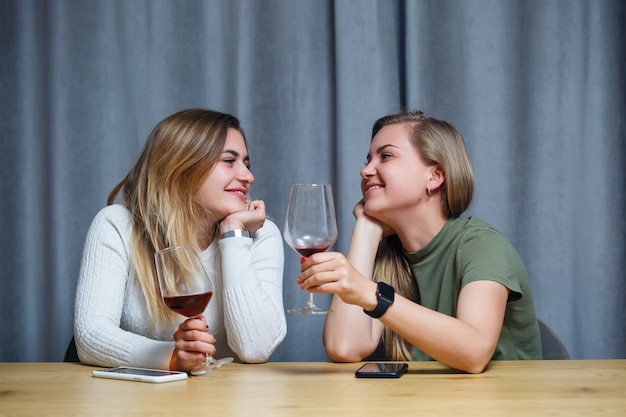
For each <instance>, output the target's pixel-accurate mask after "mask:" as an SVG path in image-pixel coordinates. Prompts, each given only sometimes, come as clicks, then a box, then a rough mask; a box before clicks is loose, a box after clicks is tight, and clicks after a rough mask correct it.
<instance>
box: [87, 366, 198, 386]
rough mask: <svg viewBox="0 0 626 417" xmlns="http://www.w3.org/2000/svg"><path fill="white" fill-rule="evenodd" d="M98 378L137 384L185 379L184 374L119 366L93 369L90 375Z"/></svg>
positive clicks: (185, 375)
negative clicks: (135, 382) (136, 382)
mask: <svg viewBox="0 0 626 417" xmlns="http://www.w3.org/2000/svg"><path fill="white" fill-rule="evenodd" d="M91 374H92V375H93V376H96V377H99V378H113V379H124V380H126V381H139V382H155V383H159V382H171V381H180V380H182V379H186V378H187V374H186V373H185V372H180V371H166V370H163V369H145V368H132V367H128V366H120V367H119V368H109V369H94V370H93V372H92V373H91Z"/></svg>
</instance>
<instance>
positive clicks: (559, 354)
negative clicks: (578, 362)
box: [538, 320, 570, 360]
mask: <svg viewBox="0 0 626 417" xmlns="http://www.w3.org/2000/svg"><path fill="white" fill-rule="evenodd" d="M538 322H539V333H540V334H541V353H542V354H543V358H544V359H548V360H554V359H569V358H570V357H569V353H567V349H566V348H565V345H563V342H561V339H560V338H559V336H558V335H557V334H556V333H555V332H554V330H552V329H551V328H550V326H548V325H547V324H546V323H544V322H543V321H541V320H538Z"/></svg>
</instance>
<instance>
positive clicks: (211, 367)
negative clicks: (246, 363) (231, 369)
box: [190, 356, 235, 376]
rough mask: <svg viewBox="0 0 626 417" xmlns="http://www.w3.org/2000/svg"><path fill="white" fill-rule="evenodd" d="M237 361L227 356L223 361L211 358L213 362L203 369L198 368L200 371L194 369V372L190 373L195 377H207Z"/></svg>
mask: <svg viewBox="0 0 626 417" xmlns="http://www.w3.org/2000/svg"><path fill="white" fill-rule="evenodd" d="M234 360H235V358H233V357H230V356H227V357H225V358H221V359H214V358H211V360H210V361H209V362H208V363H206V364H204V365H203V366H202V367H200V368H198V369H194V370H193V371H191V372H190V374H191V375H193V376H202V375H206V374H208V373H210V372H211V371H213V370H214V369H219V368H221V367H222V366H224V365H228V364H229V363H231V362H233V361H234Z"/></svg>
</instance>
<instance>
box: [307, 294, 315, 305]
mask: <svg viewBox="0 0 626 417" xmlns="http://www.w3.org/2000/svg"><path fill="white" fill-rule="evenodd" d="M306 308H315V303H314V302H313V293H309V301H307V302H306Z"/></svg>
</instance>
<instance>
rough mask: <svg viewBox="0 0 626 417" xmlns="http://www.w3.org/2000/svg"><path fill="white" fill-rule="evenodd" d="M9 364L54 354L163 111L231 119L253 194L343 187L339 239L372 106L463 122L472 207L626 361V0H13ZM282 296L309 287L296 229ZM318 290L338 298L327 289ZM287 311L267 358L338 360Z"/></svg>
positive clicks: (558, 313) (8, 102) (549, 304)
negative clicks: (303, 279) (91, 256)
mask: <svg viewBox="0 0 626 417" xmlns="http://www.w3.org/2000/svg"><path fill="white" fill-rule="evenodd" d="M0 7H1V10H2V12H1V13H0V57H1V58H0V59H1V61H0V62H1V64H0V110H1V117H0V141H1V146H2V152H0V175H1V181H0V184H1V185H0V187H1V191H2V192H1V197H0V215H1V222H2V223H1V226H0V227H1V238H0V249H1V254H2V255H1V256H0V279H1V281H0V282H1V284H2V291H1V292H0V314H1V319H2V320H1V321H0V339H1V341H0V360H2V361H57V360H61V359H62V357H63V352H64V350H65V348H66V346H67V343H68V341H69V339H70V338H71V333H72V323H73V305H74V294H75V286H76V281H77V275H78V270H79V264H80V258H81V252H82V247H83V243H84V238H85V234H86V231H87V228H88V226H89V224H90V222H91V219H92V218H93V216H94V215H95V214H96V212H97V211H98V210H99V209H100V208H101V207H102V206H103V205H104V204H105V199H106V196H107V194H108V192H109V191H110V190H111V189H112V187H113V186H114V185H115V184H116V183H117V182H118V181H119V180H120V179H121V178H122V177H123V176H124V175H125V173H126V172H127V171H128V169H129V168H130V166H131V164H132V163H133V162H134V161H135V159H136V158H137V156H138V154H139V152H140V150H141V148H142V146H143V144H144V142H145V140H146V138H147V135H148V133H149V131H150V129H151V128H152V127H153V126H154V125H155V124H156V123H157V122H158V121H159V120H161V119H162V118H164V117H165V116H167V115H169V114H171V113H174V112H175V111H178V110H180V109H183V108H188V107H195V106H200V107H208V108H214V109H218V110H222V111H226V112H230V113H233V114H235V115H237V116H238V117H239V118H240V119H241V120H242V123H243V125H244V128H245V130H246V133H247V136H248V139H249V142H250V152H251V158H252V167H253V172H254V173H255V176H256V182H255V184H254V191H253V194H254V196H255V197H256V198H262V199H264V200H265V201H266V204H267V207H268V213H269V215H270V216H271V217H272V218H273V219H274V220H275V221H276V222H277V223H278V224H279V226H282V222H283V217H284V212H285V209H286V204H287V195H288V192H289V186H290V184H291V183H293V182H314V181H315V182H330V183H332V185H333V187H334V193H335V198H336V204H337V212H338V218H339V225H340V234H341V237H340V239H339V241H338V243H337V244H336V246H335V249H336V250H339V251H343V252H345V251H346V250H347V244H348V241H349V237H350V231H351V228H352V225H353V218H352V214H351V210H352V207H353V205H354V204H355V202H356V201H357V200H358V199H359V198H360V191H359V170H360V168H361V167H362V165H363V162H364V160H365V155H366V153H367V149H368V146H369V136H370V129H371V126H372V123H373V122H374V120H375V119H376V118H377V117H379V116H382V115H384V114H387V113H390V112H395V111H397V110H399V109H401V108H404V107H406V108H409V109H421V110H423V111H424V112H426V114H427V115H430V116H434V117H437V118H442V119H445V120H447V121H449V122H451V123H452V124H454V125H455V126H456V127H457V128H459V130H460V131H461V132H462V133H463V135H464V136H465V139H466V141H467V144H468V147H469V152H470V157H471V159H472V162H473V165H474V168H475V173H476V193H475V200H474V203H473V205H472V207H471V209H470V210H469V211H468V213H467V215H475V216H478V217H480V218H482V219H484V220H486V221H488V222H490V223H492V224H493V225H495V226H496V227H498V228H499V229H500V230H502V231H503V232H504V233H505V234H506V235H507V236H508V237H509V239H510V240H511V241H512V243H513V244H514V245H515V247H516V248H517V249H518V251H519V253H520V255H521V256H522V258H523V260H524V261H525V263H526V266H527V268H528V271H529V274H530V279H531V285H532V289H533V293H534V297H535V302H536V308H537V311H538V314H539V316H540V317H541V318H542V319H543V320H544V321H546V322H547V323H548V324H549V325H550V326H552V327H553V328H554V329H555V330H556V332H557V333H558V334H559V335H560V336H561V338H562V339H563V341H564V343H565V345H566V347H567V348H568V350H569V352H570V354H571V356H572V357H573V358H624V357H626V327H625V324H624V323H626V302H625V301H626V277H625V272H624V271H626V256H625V255H626V242H625V234H626V233H625V232H626V224H625V223H626V220H625V218H626V184H625V179H624V178H625V172H626V170H625V168H626V149H625V145H626V131H625V126H624V120H625V117H626V108H625V104H626V93H625V92H626V85H625V83H626V81H625V74H626V73H625V69H626V68H625V67H626V64H625V63H626V50H625V45H626V42H625V41H626V33H625V27H626V26H625V23H626V6H625V4H624V3H623V2H622V1H620V0H543V1H539V0H536V1H533V0H525V1H522V0H519V1H513V0H511V1H502V0H464V1H461V0H432V1H427V0H414V1H411V0H335V1H332V0H323V1H322V0H223V1H220V0H214V1H199V0H184V1H183V0H179V1H176V0H125V1H122V0H118V1H109V0H88V1H85V0H49V1H45V0H39V1H37V0H0ZM285 254H286V259H285V262H286V269H285V278H284V295H285V297H284V298H285V308H290V307H294V306H299V305H301V304H303V303H304V301H305V298H306V294H305V293H303V292H301V291H300V290H298V289H297V287H296V286H295V284H294V279H295V276H296V274H297V270H298V266H299V264H298V255H297V254H296V253H295V252H293V251H292V250H291V249H290V248H289V247H288V246H286V245H285ZM317 301H319V302H320V304H322V305H324V304H326V305H327V303H328V302H329V298H328V297H318V298H317ZM323 320H324V318H323V317H306V316H289V317H288V335H287V339H286V340H285V342H284V343H283V344H282V345H281V346H280V348H279V349H278V350H277V351H276V352H275V354H274V355H273V356H272V360H275V361H301V360H302V361H304V360H306V361H316V360H328V358H327V357H326V355H325V353H324V350H323V346H322V343H321V329H322V325H323Z"/></svg>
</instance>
